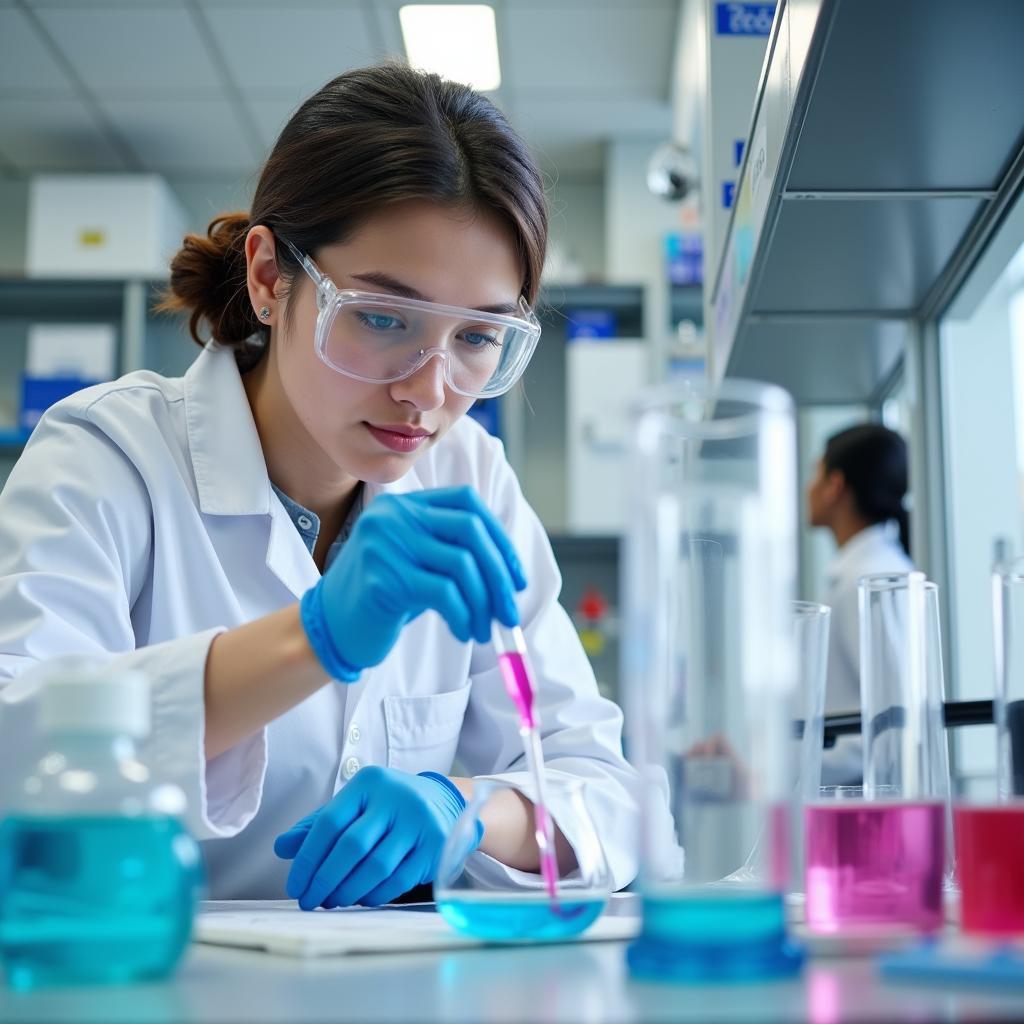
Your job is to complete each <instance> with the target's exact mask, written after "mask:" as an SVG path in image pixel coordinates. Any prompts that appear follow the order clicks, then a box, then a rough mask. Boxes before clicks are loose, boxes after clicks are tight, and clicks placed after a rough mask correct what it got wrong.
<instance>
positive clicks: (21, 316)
mask: <svg viewBox="0 0 1024 1024" xmlns="http://www.w3.org/2000/svg"><path fill="white" fill-rule="evenodd" d="M162 287H163V285H162V284H161V283H158V282H155V281H82V280H68V281H57V280H26V279H24V278H0V480H6V478H7V474H8V473H9V472H10V470H11V467H12V466H13V464H14V462H15V461H16V460H17V458H18V456H19V455H20V454H21V449H22V447H23V446H24V443H25V441H26V439H27V434H26V433H25V432H24V431H20V430H18V429H17V427H16V424H17V421H18V410H19V407H20V403H21V374H22V370H23V368H24V366H25V353H26V346H27V342H28V331H29V327H30V326H31V325H32V324H34V323H102V324H109V325H111V326H112V327H113V328H114V330H115V332H116V336H117V372H118V373H119V374H121V373H128V372H129V371H131V370H137V369H142V368H148V369H153V370H157V371H158V372H160V373H165V374H168V375H170V376H176V375H179V374H181V373H184V372H185V370H186V369H187V367H188V365H189V364H190V363H191V362H192V360H193V359H194V358H195V356H196V354H197V352H198V348H197V346H196V345H195V344H194V343H193V342H192V340H191V339H190V338H189V337H188V332H187V328H186V322H185V320H184V318H182V317H176V316H165V315H160V316H157V315H156V314H153V313H152V312H151V310H152V307H153V306H154V304H155V303H156V301H157V299H158V297H159V292H160V289H161V288H162Z"/></svg>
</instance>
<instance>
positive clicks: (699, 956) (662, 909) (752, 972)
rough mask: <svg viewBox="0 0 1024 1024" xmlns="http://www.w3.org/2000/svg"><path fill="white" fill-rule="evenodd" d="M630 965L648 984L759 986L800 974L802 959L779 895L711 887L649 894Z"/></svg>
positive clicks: (630, 956) (631, 950)
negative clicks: (750, 983)
mask: <svg viewBox="0 0 1024 1024" xmlns="http://www.w3.org/2000/svg"><path fill="white" fill-rule="evenodd" d="M628 959H629V965H630V969H631V970H632V972H633V974H634V975H636V976H637V977H641V978H645V979H651V980H664V981H694V982H702V981H715V980H728V981H756V980H759V979H764V978H771V977H785V976H789V975H792V974H794V973H795V972H797V971H798V970H799V969H800V967H801V965H802V962H803V953H802V951H801V950H800V949H799V948H797V947H796V946H794V945H793V944H791V943H790V942H789V940H788V938H787V934H786V913H785V906H784V903H783V898H782V895H781V894H780V893H777V892H765V891H758V890H754V891H750V890H742V889H733V888H731V887H727V886H713V885H709V886H706V887H702V888H694V889H689V890H684V891H682V892H676V893H652V894H647V895H645V896H644V899H643V929H642V931H641V934H640V937H639V938H638V939H637V940H636V942H635V943H633V945H632V946H631V947H630V949H629V953H628Z"/></svg>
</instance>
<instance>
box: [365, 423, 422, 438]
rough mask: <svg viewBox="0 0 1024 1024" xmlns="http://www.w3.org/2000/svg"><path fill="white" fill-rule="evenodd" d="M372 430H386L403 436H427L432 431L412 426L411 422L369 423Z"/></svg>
mask: <svg viewBox="0 0 1024 1024" xmlns="http://www.w3.org/2000/svg"><path fill="white" fill-rule="evenodd" d="M369 426H371V427H373V429H374V430H386V431H387V432H388V433H389V434H401V435H402V436H403V437H429V436H430V435H431V434H432V433H433V431H432V430H427V429H426V428H425V427H414V426H413V425H412V424H411V423H371V424H369Z"/></svg>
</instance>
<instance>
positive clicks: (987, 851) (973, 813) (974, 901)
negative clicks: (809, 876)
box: [953, 560, 1024, 936]
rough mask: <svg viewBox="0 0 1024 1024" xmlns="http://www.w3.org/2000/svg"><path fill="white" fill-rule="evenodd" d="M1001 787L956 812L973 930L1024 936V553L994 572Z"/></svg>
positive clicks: (964, 901)
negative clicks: (1019, 557) (990, 796)
mask: <svg viewBox="0 0 1024 1024" xmlns="http://www.w3.org/2000/svg"><path fill="white" fill-rule="evenodd" d="M992 612H993V615H992V620H993V625H994V627H995V629H994V640H995V669H996V678H995V701H994V709H995V723H996V792H995V796H994V798H993V799H988V800H983V799H980V798H971V799H964V800H962V801H960V802H958V805H957V806H956V807H955V809H954V812H953V827H954V836H955V840H956V864H957V878H958V880H959V882H960V894H961V896H960V921H961V927H962V928H963V930H964V931H965V932H970V933H972V934H977V935H990V936H1020V935H1024V650H1022V647H1024V560H1017V561H1014V562H1008V563H1004V564H1002V565H999V566H997V567H996V569H995V571H994V572H993V574H992Z"/></svg>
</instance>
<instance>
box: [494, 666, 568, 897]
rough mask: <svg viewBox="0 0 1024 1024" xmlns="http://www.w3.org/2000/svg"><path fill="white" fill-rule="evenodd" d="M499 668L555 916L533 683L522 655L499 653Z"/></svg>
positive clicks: (553, 861)
mask: <svg viewBox="0 0 1024 1024" xmlns="http://www.w3.org/2000/svg"><path fill="white" fill-rule="evenodd" d="M498 667H499V668H500V669H501V678H502V679H503V680H504V682H505V689H506V691H507V692H508V695H509V696H510V697H511V698H512V701H513V703H514V704H515V706H516V710H517V711H518V712H519V721H520V724H521V726H522V728H521V729H520V733H521V734H522V736H523V746H524V748H525V751H526V761H527V764H528V766H529V768H530V770H531V772H532V773H533V776H534V780H535V784H536V789H537V799H536V800H535V801H534V803H533V822H534V828H535V835H536V839H537V848H538V850H539V851H540V873H541V877H542V878H543V879H544V888H545V889H546V890H547V894H548V896H549V897H550V898H551V902H552V906H553V908H554V910H555V911H556V913H563V911H561V910H560V908H559V907H558V904H557V902H556V900H557V898H558V858H557V856H556V853H555V834H554V833H555V830H554V826H553V825H552V822H551V816H550V815H549V814H548V810H547V808H546V807H545V806H544V800H543V793H544V782H543V778H542V777H541V776H542V773H543V771H544V763H543V759H542V757H541V753H540V742H539V740H538V738H537V733H536V730H537V720H536V717H535V715H534V709H533V681H532V680H531V679H530V673H529V670H528V669H527V667H526V662H525V661H524V659H523V656H522V655H521V654H519V653H518V652H517V651H505V652H503V653H501V654H499V655H498Z"/></svg>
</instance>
